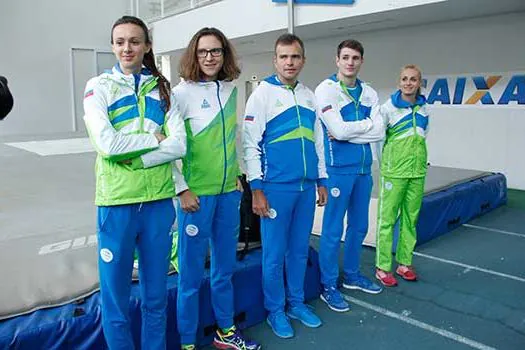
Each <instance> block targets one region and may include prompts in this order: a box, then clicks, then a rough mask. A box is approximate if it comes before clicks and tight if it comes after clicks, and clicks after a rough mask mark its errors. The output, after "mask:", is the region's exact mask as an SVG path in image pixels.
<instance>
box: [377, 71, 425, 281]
mask: <svg viewBox="0 0 525 350" xmlns="http://www.w3.org/2000/svg"><path fill="white" fill-rule="evenodd" d="M420 87H421V70H420V69H419V67H417V66H415V65H407V66H405V67H403V68H402V69H401V75H400V78H399V90H398V91H396V92H395V93H394V94H393V95H392V96H391V98H390V99H389V100H388V101H387V102H386V103H385V104H383V105H382V106H381V115H382V116H383V120H384V122H385V126H386V140H385V144H384V146H383V150H382V152H378V153H381V156H380V157H378V158H379V159H380V162H381V164H380V169H381V181H380V194H379V209H378V218H377V230H378V232H377V238H376V239H377V242H376V244H377V248H376V268H377V270H376V278H377V279H378V280H379V281H381V283H382V284H383V285H385V286H387V287H393V286H395V285H397V280H396V278H395V277H394V275H393V274H392V272H391V269H392V241H393V236H394V225H395V223H396V221H397V219H398V218H399V221H400V225H399V239H398V243H397V249H396V260H397V262H398V264H399V266H398V267H397V269H396V274H398V275H399V276H400V277H402V278H403V279H405V280H408V281H415V280H416V279H417V275H416V273H415V271H414V269H413V268H412V254H413V251H414V247H415V245H416V236H417V234H416V224H417V219H418V216H419V210H420V208H421V202H422V199H423V192H424V188H425V176H426V173H427V146H426V135H427V132H428V110H427V105H426V100H425V97H424V96H423V95H421V93H420Z"/></svg>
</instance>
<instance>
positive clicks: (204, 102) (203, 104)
mask: <svg viewBox="0 0 525 350" xmlns="http://www.w3.org/2000/svg"><path fill="white" fill-rule="evenodd" d="M210 107H211V106H210V103H209V102H208V101H207V100H206V99H204V100H202V104H201V108H202V109H205V108H210Z"/></svg>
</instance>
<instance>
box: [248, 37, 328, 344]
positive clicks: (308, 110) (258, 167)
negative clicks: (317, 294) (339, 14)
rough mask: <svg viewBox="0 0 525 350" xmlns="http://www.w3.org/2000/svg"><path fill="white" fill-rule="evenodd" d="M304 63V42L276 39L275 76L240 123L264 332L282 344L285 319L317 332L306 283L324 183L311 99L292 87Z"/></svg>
mask: <svg viewBox="0 0 525 350" xmlns="http://www.w3.org/2000/svg"><path fill="white" fill-rule="evenodd" d="M304 61H305V57H304V45H303V43H302V41H301V39H299V38H298V37H297V36H295V35H293V34H284V35H282V36H280V37H279V38H278V39H277V42H276V44H275V57H274V66H275V69H276V71H277V74H276V75H273V76H271V77H269V78H267V79H265V80H264V81H263V82H261V84H260V85H259V86H258V87H257V89H256V90H255V91H254V92H253V93H252V95H251V96H250V98H249V100H248V102H247V105H246V116H245V118H244V140H243V151H244V159H245V161H246V170H247V175H248V181H249V182H250V186H251V189H252V191H253V211H254V213H255V214H257V215H260V216H261V232H262V244H263V260H262V268H263V291H264V306H265V308H266V309H267V310H268V312H269V315H268V319H267V322H268V324H269V325H270V327H271V328H272V330H273V332H274V333H275V334H276V335H277V336H279V337H281V338H290V337H292V336H293V334H294V332H293V329H292V326H291V324H290V321H289V319H288V317H291V318H294V319H298V320H300V321H301V322H302V323H303V324H304V325H306V326H308V327H312V328H315V327H319V326H320V325H321V320H320V319H319V317H317V316H316V315H315V314H314V313H313V311H311V309H310V308H309V307H307V306H306V305H305V304H304V276H305V272H306V263H307V259H308V247H309V236H310V233H311V230H312V226H313V219H314V213H315V203H316V193H315V192H316V191H315V189H316V185H317V192H318V195H319V200H318V205H320V206H321V205H324V204H325V203H326V199H327V191H326V186H325V185H324V182H325V181H326V177H327V175H326V170H325V164H324V155H323V138H322V137H323V136H322V127H321V122H320V120H319V118H318V117H317V114H316V103H315V95H314V94H313V92H312V91H311V90H310V89H308V88H307V87H306V86H304V85H303V84H301V83H300V82H298V81H297V77H298V75H299V73H300V72H301V69H302V68H303V65H304ZM283 268H285V269H286V282H287V292H286V297H285V288H284V276H283ZM285 299H287V300H285ZM286 303H287V304H288V305H287V309H286V313H285V304H286ZM287 315H288V316H287Z"/></svg>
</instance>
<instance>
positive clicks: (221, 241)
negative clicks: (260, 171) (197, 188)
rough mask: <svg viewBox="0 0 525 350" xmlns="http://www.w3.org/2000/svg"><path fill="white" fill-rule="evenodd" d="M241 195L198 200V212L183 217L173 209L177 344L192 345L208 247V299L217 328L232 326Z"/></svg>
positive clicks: (205, 197)
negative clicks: (176, 251)
mask: <svg viewBox="0 0 525 350" xmlns="http://www.w3.org/2000/svg"><path fill="white" fill-rule="evenodd" d="M240 200H241V193H240V192H239V191H233V192H229V193H224V194H218V195H213V196H199V201H200V209H199V210H198V211H197V212H195V213H185V212H183V211H182V209H181V208H180V205H177V213H178V218H179V222H178V228H179V241H178V248H179V270H180V271H179V290H178V295H177V324H178V328H179V333H180V336H181V344H195V341H196V333H197V327H198V324H199V317H198V315H199V289H200V286H201V282H202V278H203V276H204V264H205V259H206V254H207V252H208V247H210V243H211V265H210V279H211V296H212V306H213V311H214V314H215V319H216V320H217V324H218V326H219V327H221V328H227V327H231V326H232V325H233V313H234V304H233V285H232V281H231V278H232V275H233V271H234V268H235V262H236V250H237V241H238V237H239V224H240V213H239V206H240Z"/></svg>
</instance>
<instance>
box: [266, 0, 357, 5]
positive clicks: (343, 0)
mask: <svg viewBox="0 0 525 350" xmlns="http://www.w3.org/2000/svg"><path fill="white" fill-rule="evenodd" d="M272 2H278V3H280V2H288V0H272ZM293 2H295V3H296V4H333V5H340V4H353V3H354V2H355V0H294V1H293Z"/></svg>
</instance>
